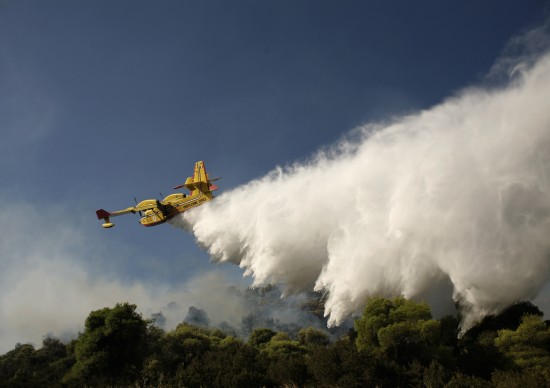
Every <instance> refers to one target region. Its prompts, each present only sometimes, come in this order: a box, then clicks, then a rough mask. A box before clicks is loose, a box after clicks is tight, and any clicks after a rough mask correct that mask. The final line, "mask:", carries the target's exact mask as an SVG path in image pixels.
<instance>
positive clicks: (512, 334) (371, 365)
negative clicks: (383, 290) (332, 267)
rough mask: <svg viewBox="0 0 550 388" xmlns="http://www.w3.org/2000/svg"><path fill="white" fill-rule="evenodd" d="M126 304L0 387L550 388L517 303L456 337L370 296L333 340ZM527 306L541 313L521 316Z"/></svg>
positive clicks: (101, 313)
mask: <svg viewBox="0 0 550 388" xmlns="http://www.w3.org/2000/svg"><path fill="white" fill-rule="evenodd" d="M135 310H136V306H135V305H130V304H128V303H125V304H117V305H116V306H115V307H113V308H104V309H101V310H97V311H93V312H91V313H90V315H89V316H88V318H87V319H86V322H85V328H84V331H83V332H82V333H81V334H80V335H79V337H78V339H76V340H74V341H72V342H70V343H68V344H63V343H62V342H61V341H59V340H57V339H54V338H45V339H44V341H43V344H42V347H41V348H39V349H35V347H34V346H33V345H31V344H24V345H21V344H18V345H17V346H16V347H15V349H13V350H11V351H10V352H8V353H6V354H4V355H1V356H0V387H48V386H54V387H61V386H105V387H107V386H136V387H150V386H155V387H180V386H185V387H260V386H265V387H279V386H287V387H292V386H304V387H338V386H339V387H365V386H377V387H395V386H411V387H420V386H424V387H429V388H436V387H438V388H439V387H451V388H453V387H489V386H491V387H500V388H509V387H523V386H524V387H531V386H550V379H549V376H550V330H549V328H548V327H547V325H546V323H545V322H543V321H542V318H541V316H540V315H539V314H538V313H537V312H536V311H538V309H536V307H534V306H532V305H529V304H517V305H515V307H514V308H512V309H511V310H509V311H507V312H506V316H505V317H494V318H491V319H490V320H488V321H485V323H483V324H482V329H480V328H477V329H475V330H471V331H470V332H468V333H467V335H465V336H464V337H463V338H461V339H460V340H457V337H456V336H457V329H458V320H457V319H456V318H454V317H451V316H447V317H443V318H441V319H439V320H435V319H433V318H432V316H431V312H430V309H429V308H428V306H427V305H426V304H424V303H416V302H413V301H409V300H406V299H404V298H395V299H384V298H372V299H371V300H369V301H368V303H367V305H366V306H365V310H364V313H363V315H362V316H361V317H360V318H359V319H357V320H356V321H355V328H356V331H354V330H350V331H349V333H348V335H347V336H346V337H343V338H340V339H338V340H336V341H334V342H331V341H330V339H329V337H328V335H327V334H326V333H325V332H323V331H321V330H318V329H315V328H312V327H308V328H304V329H302V330H300V331H299V332H298V335H297V337H296V338H294V337H291V336H290V335H288V334H287V333H284V332H275V331H273V330H270V329H256V330H254V331H253V332H252V333H251V335H250V338H249V339H248V341H246V342H245V341H243V340H242V339H239V338H236V337H234V336H230V335H227V334H226V333H224V332H222V331H220V330H217V329H210V328H205V327H198V326H195V325H192V324H189V323H182V324H180V325H178V326H177V327H176V328H175V329H174V330H171V331H168V332H164V331H163V330H161V329H160V328H158V327H156V326H154V325H152V324H151V322H149V321H147V320H144V319H143V318H142V317H141V315H140V314H138V313H136V311H135ZM520 311H535V314H527V315H524V316H523V318H522V319H518V318H517V315H518V312H520Z"/></svg>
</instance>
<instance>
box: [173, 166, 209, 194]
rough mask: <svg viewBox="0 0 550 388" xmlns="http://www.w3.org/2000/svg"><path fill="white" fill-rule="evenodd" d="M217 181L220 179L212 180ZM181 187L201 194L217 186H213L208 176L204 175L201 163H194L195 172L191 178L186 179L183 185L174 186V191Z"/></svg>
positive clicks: (203, 167)
mask: <svg viewBox="0 0 550 388" xmlns="http://www.w3.org/2000/svg"><path fill="white" fill-rule="evenodd" d="M218 179H220V178H216V179H212V180H213V181H215V180H218ZM182 187H185V188H187V189H188V190H189V191H191V192H193V191H195V190H199V191H201V192H203V193H208V192H211V191H214V190H217V189H218V186H216V185H213V184H212V182H211V181H210V179H209V178H208V174H207V173H206V167H205V166H204V162H203V161H200V162H197V163H195V171H194V173H193V177H189V178H187V179H186V180H185V183H184V184H183V185H179V186H176V187H174V189H179V188H182Z"/></svg>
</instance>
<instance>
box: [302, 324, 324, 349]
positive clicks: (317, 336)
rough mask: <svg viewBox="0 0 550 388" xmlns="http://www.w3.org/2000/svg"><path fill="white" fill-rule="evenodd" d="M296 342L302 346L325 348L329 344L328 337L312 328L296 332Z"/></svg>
mask: <svg viewBox="0 0 550 388" xmlns="http://www.w3.org/2000/svg"><path fill="white" fill-rule="evenodd" d="M298 342H299V343H300V345H302V346H306V347H312V346H327V345H328V344H329V343H330V340H329V338H328V335H327V334H326V333H325V332H324V331H322V330H319V329H316V328H314V327H308V328H306V329H302V330H300V331H299V332H298Z"/></svg>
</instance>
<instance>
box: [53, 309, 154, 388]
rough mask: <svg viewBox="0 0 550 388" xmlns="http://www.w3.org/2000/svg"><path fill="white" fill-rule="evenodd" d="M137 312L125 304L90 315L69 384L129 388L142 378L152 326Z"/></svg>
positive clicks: (68, 377)
mask: <svg viewBox="0 0 550 388" xmlns="http://www.w3.org/2000/svg"><path fill="white" fill-rule="evenodd" d="M135 310H136V305H133V304H128V303H124V304H117V305H116V306H115V307H114V308H104V309H101V310H96V311H92V312H91V313H90V315H89V316H88V318H86V322H85V329H84V332H83V333H81V334H80V335H79V337H78V340H77V342H76V344H75V356H76V363H75V364H74V365H73V367H72V368H71V369H70V371H69V372H68V373H67V374H66V376H65V378H64V382H65V383H67V384H69V385H73V384H82V383H86V384H128V383H130V382H133V381H134V380H135V379H136V378H137V377H138V376H139V373H140V371H141V368H142V364H143V360H144V358H145V356H146V354H145V351H146V337H147V327H148V325H149V322H147V321H145V320H144V319H143V318H142V317H141V314H138V313H136V311H135Z"/></svg>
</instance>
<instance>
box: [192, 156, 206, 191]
mask: <svg viewBox="0 0 550 388" xmlns="http://www.w3.org/2000/svg"><path fill="white" fill-rule="evenodd" d="M193 184H194V186H195V187H196V188H197V189H199V190H200V191H202V192H203V193H204V192H207V191H209V188H208V175H207V174H206V167H204V162H203V161H200V162H197V163H195V174H194V175H193Z"/></svg>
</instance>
